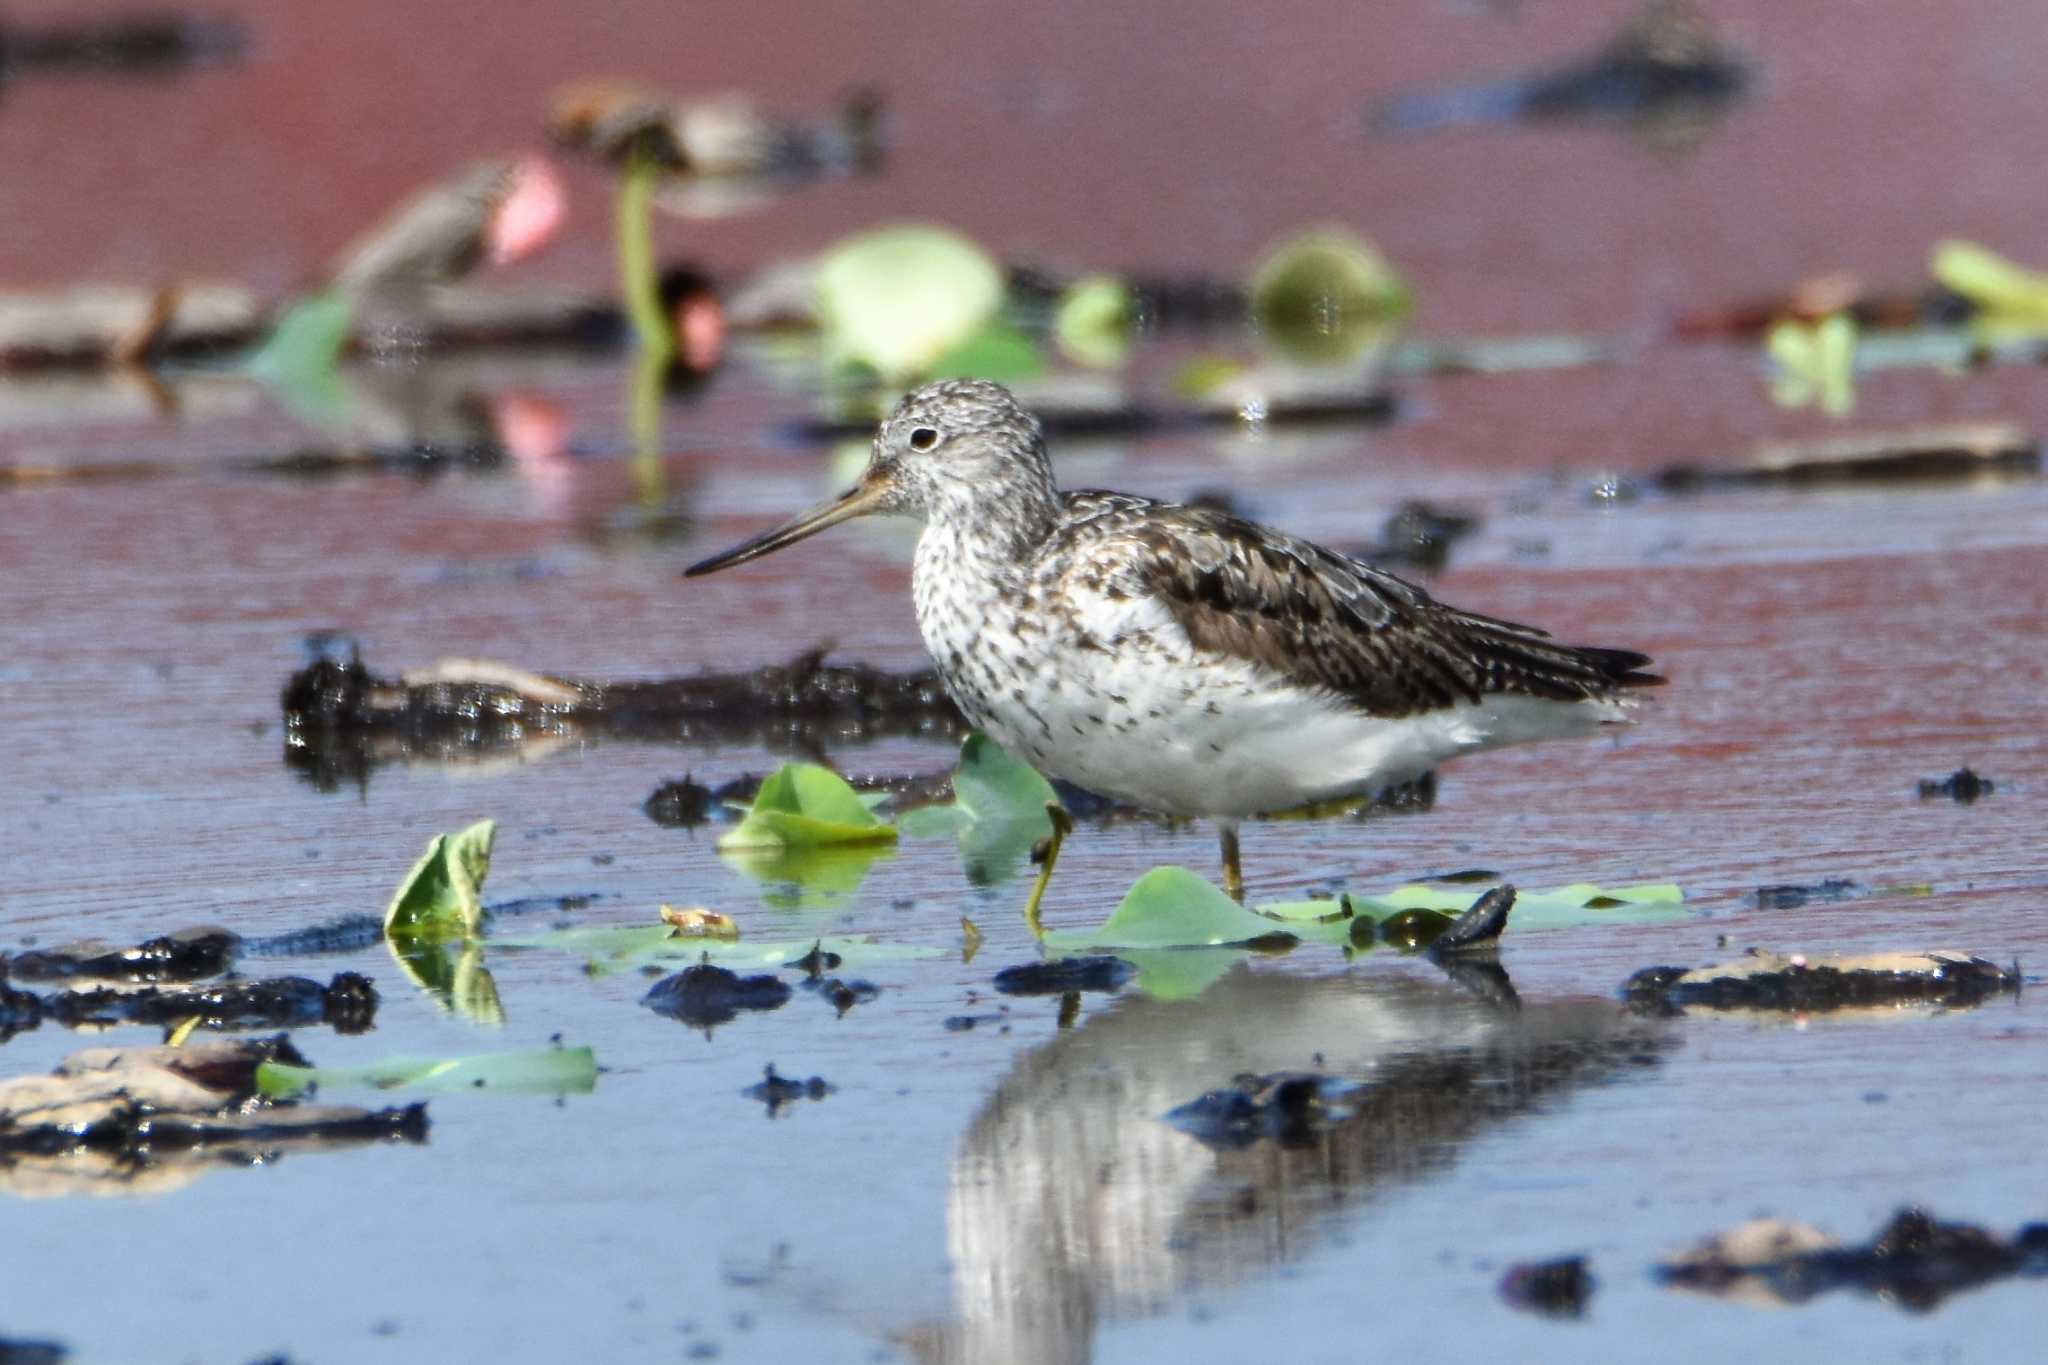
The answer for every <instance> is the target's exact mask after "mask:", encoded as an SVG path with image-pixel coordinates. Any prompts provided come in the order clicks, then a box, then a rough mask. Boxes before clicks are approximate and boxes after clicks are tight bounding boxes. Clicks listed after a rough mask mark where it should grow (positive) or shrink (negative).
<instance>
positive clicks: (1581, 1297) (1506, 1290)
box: [1500, 1256, 1599, 1318]
mask: <svg viewBox="0 0 2048 1365" xmlns="http://www.w3.org/2000/svg"><path fill="white" fill-rule="evenodd" d="M1598 1285H1599V1282H1598V1281H1597V1280H1595V1279H1594V1278H1593V1272H1592V1270H1591V1269H1589V1268H1588V1267H1587V1265H1586V1258H1585V1257H1583V1256H1561V1257H1559V1258H1558V1259H1557V1260H1554V1261H1527V1262H1523V1263H1522V1264H1520V1265H1511V1266H1509V1267H1508V1270H1507V1273H1506V1274H1505V1275H1503V1276H1501V1277H1500V1296H1501V1297H1502V1298H1503V1299H1506V1300H1507V1302H1508V1306H1509V1307H1510V1308H1519V1309H1521V1310H1522V1311H1523V1312H1525V1313H1538V1314H1541V1315H1542V1316H1544V1317H1546V1318H1581V1317H1584V1316H1585V1315H1586V1305H1587V1303H1589V1302H1590V1301H1591V1300H1592V1298H1593V1290H1594V1289H1595V1288H1597V1287H1598Z"/></svg>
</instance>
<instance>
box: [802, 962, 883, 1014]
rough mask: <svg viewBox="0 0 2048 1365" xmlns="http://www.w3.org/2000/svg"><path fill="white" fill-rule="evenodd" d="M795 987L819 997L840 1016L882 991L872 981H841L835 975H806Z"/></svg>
mask: <svg viewBox="0 0 2048 1365" xmlns="http://www.w3.org/2000/svg"><path fill="white" fill-rule="evenodd" d="M812 951H813V952H815V951H817V950H816V949H813V950H812ZM797 989H799V990H805V991H810V992H811V993H812V994H814V995H816V996H818V997H820V998H821V999H823V1000H824V1001H825V1002H826V1003H828V1004H830V1005H831V1006H832V1008H833V1009H834V1010H836V1011H837V1012H838V1013H839V1015H840V1017H842V1018H844V1017H845V1015H846V1012H847V1011H848V1010H850V1009H852V1008H853V1007H854V1006H855V1005H859V1004H865V1003H866V1002H867V1001H869V1000H873V999H874V998H875V997H876V996H878V995H880V994H881V993H882V988H881V987H880V986H877V985H876V984H875V983H874V982H872V981H841V980H840V979H839V978H838V977H836V976H807V977H805V978H804V979H803V980H802V981H799V982H798V983H797Z"/></svg>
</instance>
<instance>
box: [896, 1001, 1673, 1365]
mask: <svg viewBox="0 0 2048 1365" xmlns="http://www.w3.org/2000/svg"><path fill="white" fill-rule="evenodd" d="M1659 1038H1660V1035H1659V1033H1658V1031H1657V1026H1655V1025H1652V1024H1649V1023H1646V1022H1644V1021H1641V1020H1639V1019H1635V1018H1633V1017H1632V1016H1630V1015H1629V1014H1628V1013H1627V1012H1626V1010H1625V1009H1623V1008H1622V1007H1621V1006H1619V1005H1616V1004H1614V1003H1611V1002H1607V1001H1600V1000H1570V1001H1559V1002H1554V1003H1538V1004H1531V1005H1525V1006H1524V1007H1522V1008H1521V1009H1520V1010H1506V1011H1504V1010H1501V1009H1498V1008H1495V1007H1493V1006H1491V1005H1489V1004H1488V1003H1486V1002H1485V1001H1482V1000H1480V999H1476V998H1474V997H1472V996H1469V995H1467V994H1465V993H1464V992H1462V991H1460V990H1458V989H1456V988H1454V987H1452V986H1449V985H1447V984H1443V983H1438V982H1430V981H1424V980H1420V979H1417V978H1414V977H1407V976H1375V977H1373V978H1372V979H1370V980H1360V979H1358V978H1356V977H1325V978H1321V979H1313V980H1311V979H1303V978H1301V977H1296V976H1291V975H1288V974H1286V973H1282V972H1272V971H1256V970H1252V969H1250V968H1248V967H1240V968H1238V969H1237V970H1235V971H1233V972H1232V973H1231V974H1230V975H1228V976H1226V977H1224V978H1223V979H1222V980H1221V981H1219V982H1218V983H1217V984H1216V985H1215V986H1213V987H1211V988H1210V989H1209V991H1207V992H1206V993H1205V994H1203V995H1202V996H1200V997H1199V998H1198V999H1196V1000H1193V1001H1171V1002H1168V1001H1158V1000H1151V999H1147V998H1144V997H1126V998H1124V999H1121V1000H1119V1001H1117V1002H1116V1003H1115V1004H1114V1005H1112V1006H1110V1007H1109V1008H1108V1009H1107V1010H1106V1011H1104V1012H1102V1013H1100V1014H1098V1015H1096V1016H1094V1017H1092V1018H1090V1019H1089V1020H1088V1021H1087V1022H1086V1023H1085V1024H1084V1025H1083V1026H1082V1027H1080V1028H1078V1029H1075V1030H1072V1031H1070V1032H1065V1033H1061V1034H1060V1035H1059V1036H1057V1037H1056V1038H1055V1039H1054V1040H1053V1041H1051V1042H1049V1043H1047V1044H1045V1045H1044V1046H1042V1047H1040V1048H1038V1049H1036V1050H1035V1051H1033V1052H1030V1053H1027V1054H1025V1055H1024V1056H1022V1057H1021V1058H1020V1059H1019V1060H1018V1061H1017V1063H1016V1065H1015V1066H1014V1067H1013V1068H1012V1069H1011V1071H1010V1074H1009V1075H1008V1077H1006V1078H1005V1079H1004V1081H1003V1082H1002V1084H1001V1085H999V1086H998V1087H997V1088H996V1091H995V1093H994V1094H993V1095H991V1096H990V1097H989V1099H988V1101H987V1102H986V1103H985V1104H984V1105H983V1106H982V1108H981V1111H980V1113H979V1114H978V1115H977V1116H976V1118H975V1120H974V1122H973V1124H972V1125H971V1126H970V1127H969V1128H968V1130H967V1133H966V1135H965V1136H964V1137H963V1138H962V1139H961V1142H960V1148H959V1152H958V1154H957V1155H956V1156H955V1158H954V1161H953V1173H952V1181H951V1187H950V1190H949V1193H948V1195H947V1207H946V1222H947V1239H946V1240H947V1252H948V1260H949V1261H950V1262H951V1264H952V1267H953V1285H954V1317H953V1319H952V1320H951V1321H947V1322H944V1323H934V1324H928V1325H920V1326H917V1327H913V1328H910V1329H908V1330H907V1331H903V1332H901V1333H899V1334H898V1335H897V1340H898V1341H899V1342H900V1343H901V1344H902V1345H904V1347H905V1348H906V1349H907V1350H908V1351H909V1352H910V1353H911V1354H912V1355H913V1356H914V1357H915V1358H917V1359H918V1360H921V1361H926V1362H948V1363H949V1365H950V1363H951V1362H961V1363H962V1365H965V1362H978V1361H997V1360H1015V1361H1025V1360H1029V1361H1049V1362H1079V1361H1085V1360H1088V1359H1090V1358H1091V1355H1092V1342H1093V1338H1094V1335H1095V1332H1096V1329H1097V1327H1098V1325H1099V1324H1101V1323H1103V1322H1105V1321H1107V1320H1112V1319H1115V1318H1119V1317H1136V1316H1144V1315H1152V1314H1158V1313H1162V1312H1167V1311H1171V1310H1173V1309H1174V1308H1175V1307H1176V1305H1178V1304H1179V1303H1181V1302H1182V1301H1183V1300H1184V1299H1185V1296H1186V1295H1188V1294H1189V1293H1190V1292H1192V1291H1196V1290H1199V1289H1205V1288H1217V1287H1222V1286H1229V1285H1233V1284H1237V1283H1241V1282H1243V1281H1245V1280H1248V1279H1253V1278H1257V1277H1263V1276H1266V1275H1269V1274H1271V1273H1272V1272H1273V1270H1274V1269H1276V1268H1277V1267H1279V1266H1281V1265H1283V1264H1286V1263H1288V1262H1291V1261H1297V1260H1300V1259H1302V1258H1304V1257H1306V1256H1308V1255H1310V1254H1312V1253H1313V1252H1314V1251H1315V1250H1316V1249H1317V1248H1318V1247H1319V1246H1321V1245H1322V1237H1321V1235H1319V1234H1320V1232H1321V1230H1323V1229H1327V1228H1329V1227H1330V1226H1331V1223H1332V1220H1331V1217H1330V1215H1331V1213H1332V1210H1333V1208H1340V1207H1345V1206H1356V1205H1359V1204H1363V1203H1365V1202H1367V1201H1369V1200H1371V1199H1373V1198H1375V1197H1377V1196H1381V1195H1384V1194H1387V1193H1390V1192H1392V1191H1395V1190H1398V1189H1400V1188H1402V1187H1404V1186H1407V1185H1410V1184H1413V1183H1415V1182H1417V1181H1420V1180H1422V1179H1424V1178H1426V1177H1427V1176H1429V1175H1430V1174H1432V1173H1433V1172H1436V1171H1439V1170H1442V1169H1443V1168H1445V1167H1447V1166H1449V1165H1450V1164H1451V1163H1453V1162H1454V1161H1456V1160H1457V1158H1458V1154H1459V1152H1460V1150H1461V1149H1462V1148H1463V1147H1465V1146H1466V1145H1467V1144H1469V1143H1471V1142H1473V1141H1475V1140H1477V1139H1479V1138H1481V1137H1483V1136H1485V1135H1487V1134H1489V1133H1491V1132H1493V1131H1494V1130H1496V1129H1497V1128H1499V1127H1500V1126H1501V1125H1502V1124H1505V1123H1508V1122H1510V1121H1512V1120H1515V1119H1517V1118H1519V1117H1522V1116H1524V1115H1528V1114H1530V1113H1531V1112H1532V1111H1538V1110H1548V1109H1551V1108H1554V1107H1555V1106H1556V1104H1557V1103H1558V1102H1559V1101H1560V1100H1561V1099H1563V1098H1564V1097H1565V1096H1567V1095H1569V1094H1571V1093H1572V1092H1574V1091H1576V1090H1578V1089H1579V1088H1581V1087H1583V1086H1586V1085H1589V1084H1595V1083H1598V1082H1600V1081H1603V1080H1607V1079H1610V1078H1611V1077H1612V1076H1614V1075H1615V1074H1616V1073H1618V1072H1621V1071H1623V1070H1624V1069H1625V1068H1639V1067H1640V1064H1641V1063H1642V1062H1644V1061H1645V1060H1649V1059H1653V1058H1654V1057H1655V1056H1656V1054H1657V1052H1658V1051H1659V1050H1660V1048H1661V1046H1662V1044H1661V1042H1660V1041H1659ZM1318 1054H1320V1055H1321V1056H1322V1057H1323V1059H1324V1063H1325V1064H1324V1065H1323V1066H1321V1067H1320V1068H1318V1070H1319V1071H1321V1072H1323V1073H1326V1074H1328V1075H1329V1076H1331V1077H1333V1078H1339V1079H1344V1080H1350V1081H1356V1082H1362V1083H1363V1088H1362V1089H1361V1090H1359V1091H1358V1092H1357V1093H1356V1095H1355V1098H1354V1100H1353V1102H1352V1104H1351V1105H1350V1112H1349V1113H1348V1115H1346V1116H1344V1117H1340V1118H1335V1119H1333V1120H1331V1121H1330V1122H1328V1123H1326V1124H1322V1125H1320V1126H1317V1127H1315V1128H1314V1129H1313V1130H1311V1131H1307V1132H1304V1133H1303V1134H1302V1135H1301V1136H1300V1138H1299V1139H1297V1140H1295V1141H1291V1142H1286V1143H1280V1142H1274V1141H1270V1140H1268V1141H1259V1142H1256V1143H1253V1144H1251V1145H1247V1146H1243V1147H1229V1146H1223V1147H1217V1146H1211V1145H1206V1144H1205V1143H1203V1142H1202V1141H1200V1140H1198V1139H1197V1138H1196V1137H1194V1136H1191V1135H1189V1134H1188V1133H1186V1132H1183V1131H1181V1130H1180V1129H1178V1128H1176V1127H1175V1126H1173V1125H1172V1124H1169V1123H1167V1122H1165V1121H1163V1120H1162V1116H1163V1115H1165V1114H1167V1113H1168V1112H1169V1111H1171V1110H1173V1109H1175V1108H1176V1107H1177V1106H1180V1105H1182V1104H1185V1103H1186V1102H1188V1101H1190V1100H1193V1099H1195V1098H1197V1097H1198V1096H1200V1095H1202V1094H1204V1093H1205V1092H1208V1091H1211V1090H1215V1089H1217V1088H1218V1087H1227V1086H1229V1085H1231V1084H1232V1080H1233V1078H1234V1077H1236V1076H1238V1075H1240V1074H1242V1073H1247V1072H1255V1073H1268V1072H1273V1071H1281V1070H1287V1069H1292V1068H1300V1067H1302V1066H1304V1065H1305V1064H1307V1062H1308V1060H1309V1059H1310V1058H1311V1057H1315V1056H1317V1055H1318Z"/></svg>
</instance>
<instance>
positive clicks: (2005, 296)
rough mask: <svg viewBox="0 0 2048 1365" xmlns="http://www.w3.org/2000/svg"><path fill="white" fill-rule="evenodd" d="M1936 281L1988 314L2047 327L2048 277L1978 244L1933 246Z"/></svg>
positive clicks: (1965, 243) (1938, 244)
mask: <svg viewBox="0 0 2048 1365" xmlns="http://www.w3.org/2000/svg"><path fill="white" fill-rule="evenodd" d="M1930 268H1931V269H1932V270H1933V272H1934V278H1935V279H1936V280H1938V281H1939V282H1940V283H1941V284H1942V285H1943V286H1945V287H1946V288H1949V289H1952V290H1954V291H1955V292H1956V293H1958V294H1961V295H1962V296H1963V297H1964V298H1966V299H1968V300H1970V301H1971V302H1972V303H1974V304H1976V305H1977V306H1978V307H1979V308H1981V309H1983V310H1984V311H1985V312H1986V313H1992V314H1996V315H1998V316H1999V317H2001V318H2004V319H2007V320H2013V321H2021V320H2024V321H2030V322H2033V323H2036V324H2041V325H2048V274H2043V273H2041V272H2039V271H2034V270H2028V269H2026V268H2025V267H2023V266H2020V265H2018V264H2016V263H2014V262H2012V261H2009V260H2007V259H2006V258H2005V257H2003V256H2000V255H1999V254H1998V253H1996V252H1994V251H1989V250H1987V249H1985V248H1984V247H1981V246H1978V245H1977V244H1976V243H1975V242H1960V241H1945V242H1938V243H1936V244H1935V247H1934V257H1933V260H1932V262H1931V263H1930Z"/></svg>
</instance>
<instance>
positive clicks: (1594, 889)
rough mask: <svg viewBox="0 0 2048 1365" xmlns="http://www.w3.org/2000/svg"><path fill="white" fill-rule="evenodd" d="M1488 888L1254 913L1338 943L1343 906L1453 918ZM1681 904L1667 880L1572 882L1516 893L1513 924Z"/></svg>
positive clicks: (1358, 911)
mask: <svg viewBox="0 0 2048 1365" xmlns="http://www.w3.org/2000/svg"><path fill="white" fill-rule="evenodd" d="M1490 889H1491V888H1488V887H1477V888H1474V887H1464V886H1421V885H1408V886H1397V887H1394V888H1393V889H1392V890H1389V891H1386V892H1383V893H1380V894H1378V895H1373V896H1365V895H1359V894H1357V893H1347V894H1346V895H1344V896H1343V897H1342V898H1341V899H1339V900H1300V901H1281V902H1277V903H1273V904H1267V905H1261V906H1259V907H1258V912H1259V913H1260V914H1262V915H1270V916H1272V917H1273V918H1274V919H1277V920H1281V921H1284V922H1285V924H1286V927H1287V928H1289V929H1291V930H1296V931H1297V932H1299V933H1300V934H1301V935H1302V937H1304V938H1309V939H1314V940H1316V941H1318V942H1341V941H1344V940H1345V936H1346V935H1348V934H1349V933H1350V930H1348V929H1346V928H1344V926H1343V924H1342V922H1341V920H1340V919H1333V918H1332V917H1333V916H1341V913H1342V910H1343V908H1344V907H1346V906H1348V907H1349V908H1350V909H1351V911H1352V913H1353V915H1354V916H1356V917H1358V918H1361V919H1366V920H1370V921H1373V922H1376V923H1380V922H1384V921H1386V920H1388V919H1391V918H1392V917H1394V916H1395V915H1398V914H1402V913H1404V912H1406V911H1410V910H1434V911H1439V912H1441V913H1443V914H1445V915H1450V916H1453V917H1455V916H1457V915H1461V914H1463V913H1464V912H1465V911H1467V910H1469V909H1471V908H1472V907H1473V906H1474V905H1475V904H1477V903H1478V901H1479V898H1480V897H1481V896H1483V895H1485V894H1486V892H1487V891H1488V890H1490ZM1684 907H1685V894H1684V893H1683V892H1682V891H1680V890H1679V889H1678V887H1676V886H1674V885H1672V884H1670V883H1668V882H1660V883H1644V884H1639V885H1633V886H1608V887H1602V886H1595V885H1594V884H1593V883H1591V882H1575V883H1573V884H1572V885H1570V886H1560V887H1557V888H1555V889H1553V890H1549V891H1522V892H1518V893H1517V895H1516V897H1515V910H1514V917H1513V920H1512V924H1513V926H1514V929H1515V931H1516V932H1518V933H1519V932H1521V931H1524V930H1528V929H1556V928H1563V927H1566V926H1569V925H1574V924H1644V923H1651V922H1654V921H1657V920H1667V919H1674V918H1678V917H1680V916H1682V915H1683V914H1684V913H1685V908H1684ZM1351 941H1352V942H1356V939H1355V938H1352V939H1351Z"/></svg>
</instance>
